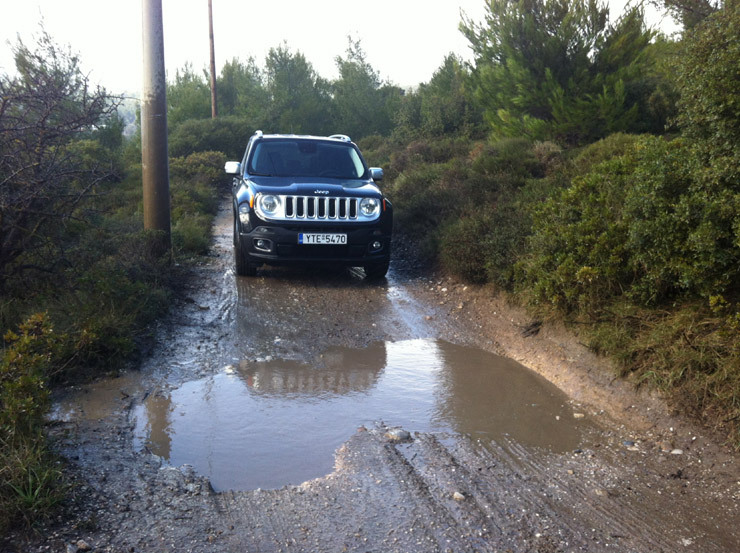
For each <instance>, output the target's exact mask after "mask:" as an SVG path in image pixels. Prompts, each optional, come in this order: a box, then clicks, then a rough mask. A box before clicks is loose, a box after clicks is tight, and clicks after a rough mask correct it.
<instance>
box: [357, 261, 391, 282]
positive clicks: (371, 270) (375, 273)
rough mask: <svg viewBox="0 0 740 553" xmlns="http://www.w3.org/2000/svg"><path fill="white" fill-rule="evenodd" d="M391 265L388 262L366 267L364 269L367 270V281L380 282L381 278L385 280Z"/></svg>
mask: <svg viewBox="0 0 740 553" xmlns="http://www.w3.org/2000/svg"><path fill="white" fill-rule="evenodd" d="M389 265H390V262H388V261H381V262H380V263H372V264H370V265H365V267H363V268H364V269H365V278H366V279H367V280H380V279H381V278H384V277H385V275H386V274H388V267H389Z"/></svg>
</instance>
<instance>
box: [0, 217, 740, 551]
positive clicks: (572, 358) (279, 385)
mask: <svg viewBox="0 0 740 553" xmlns="http://www.w3.org/2000/svg"><path fill="white" fill-rule="evenodd" d="M230 229H231V222H230V213H229V212H228V211H224V212H223V213H222V214H221V216H220V217H219V219H218V222H217V226H216V243H215V245H214V248H213V254H212V256H211V258H210V260H209V263H207V264H204V265H203V266H201V267H199V268H197V270H196V271H195V274H194V275H193V276H192V278H191V279H189V280H188V282H187V284H186V286H185V292H184V294H183V296H182V297H181V298H179V300H178V302H177V306H176V307H175V309H174V313H173V316H172V319H171V320H170V321H169V322H168V323H167V324H165V325H163V326H162V328H160V329H159V330H158V331H157V346H156V347H155V349H154V351H153V352H152V353H151V355H150V356H149V357H148V358H147V360H146V361H145V362H144V364H143V366H142V368H141V369H140V370H139V371H137V372H133V373H128V374H124V375H122V376H120V377H118V378H114V379H108V380H104V381H101V382H98V383H95V384H93V385H91V386H88V387H85V388H82V389H79V390H72V391H70V393H68V394H66V395H65V396H64V397H60V398H59V400H58V402H57V408H56V409H55V412H54V421H53V422H52V423H51V432H52V434H53V435H54V436H55V438H56V439H57V440H58V443H59V447H60V449H61V452H62V453H63V454H64V455H65V456H66V458H67V459H68V460H69V469H70V472H71V473H72V474H73V475H74V476H75V478H76V482H77V485H76V487H75V488H74V493H73V497H74V499H73V501H72V502H71V503H70V504H69V505H67V506H66V507H65V512H64V513H63V514H62V515H60V517H59V518H58V519H57V520H55V521H51V522H50V524H49V526H48V527H47V528H45V529H43V530H42V531H41V533H40V535H39V536H37V537H36V538H35V539H33V540H31V542H28V541H26V540H25V539H23V538H22V537H20V536H19V535H16V534H13V535H10V536H6V537H5V539H4V540H3V541H2V542H0V549H2V550H5V551H23V552H29V551H39V552H41V551H59V552H74V551H79V550H92V551H99V552H103V551H110V552H139V551H177V552H186V551H198V552H200V551H209V552H212V551H213V552H231V551H233V552H249V553H258V552H260V553H263V552H264V553H267V552H293V551H295V552H332V553H333V552H337V553H338V552H342V551H352V552H378V553H387V552H424V553H426V552H448V551H450V552H472V551H481V552H484V551H491V552H494V551H496V552H499V551H512V552H530V551H532V552H535V551H536V552H543V553H544V552H555V551H563V552H574V551H588V552H601V551H620V552H640V553H642V552H676V551H687V552H702V553H706V552H728V553H730V552H735V551H740V524H739V523H740V470H739V467H738V462H737V456H736V455H733V454H732V453H731V452H729V451H727V450H725V449H723V448H722V447H720V446H718V445H716V444H714V443H713V442H712V440H711V439H710V438H709V437H707V436H705V435H703V434H702V433H701V432H698V431H697V430H696V429H694V428H692V427H691V426H690V425H689V424H688V423H686V422H685V421H680V420H677V419H675V418H672V417H671V416H670V413H669V412H668V410H667V409H666V408H665V406H664V405H663V404H662V403H661V401H660V400H659V399H657V398H651V397H646V396H644V395H639V394H636V393H635V392H634V391H633V390H632V389H631V388H630V387H629V386H628V385H624V384H623V383H620V382H619V381H614V380H613V379H612V378H611V377H610V376H609V373H608V371H605V370H604V367H603V364H604V362H603V360H600V359H598V358H596V357H594V356H593V355H591V354H590V353H589V352H588V351H586V350H585V349H584V348H583V347H582V346H581V345H580V344H578V342H577V340H575V339H574V338H573V337H572V336H569V335H568V334H567V332H565V331H563V330H562V329H558V328H552V327H551V326H549V325H547V324H545V325H543V326H542V327H539V326H538V325H532V324H531V323H532V321H530V320H528V319H527V317H526V315H525V314H523V313H522V312H521V311H518V310H516V309H514V308H512V307H510V306H507V305H506V304H505V302H503V301H502V300H500V299H496V298H493V297H491V294H490V291H487V290H481V289H476V288H472V287H467V286H464V285H462V284H459V283H455V282H452V281H448V280H444V279H439V278H434V279H431V278H430V277H429V276H428V275H424V274H420V272H419V271H418V270H416V269H415V268H414V267H413V266H412V265H410V264H409V263H408V261H407V259H408V256H404V255H403V252H401V251H400V249H399V250H398V251H399V254H397V256H396V257H397V258H396V260H395V261H394V263H393V264H392V268H391V273H390V275H389V278H388V282H387V283H384V284H380V285H377V284H376V285H372V284H368V283H366V282H364V280H363V279H362V275H361V273H359V272H358V273H353V272H352V271H326V270H324V271H295V270H293V271H291V270H276V269H265V270H263V271H261V272H260V274H259V275H258V276H257V277H256V278H251V279H247V278H236V277H235V276H234V274H233V271H232V270H231V248H230V240H231V237H230ZM496 355H504V356H506V357H508V358H510V359H513V360H515V361H517V362H519V363H521V364H522V365H524V366H526V367H528V368H529V369H532V371H529V370H527V369H524V368H523V367H518V366H514V365H512V364H511V362H510V361H507V360H505V359H504V360H502V359H500V358H499V357H496ZM496 371H498V372H496ZM492 375H493V376H492ZM543 377H544V378H543ZM242 446H244V447H242ZM240 447H241V448H240ZM326 447H331V448H332V451H333V449H336V453H335V455H334V456H333V459H332V457H331V455H330V456H329V457H328V461H326V462H327V463H328V464H327V465H326V466H324V464H323V463H324V461H323V459H324V458H325V457H326V454H325V452H324V449H325V448H326ZM183 463H187V464H183ZM271 469H272V470H271ZM306 475H308V476H306ZM281 479H282V481H281ZM304 479H305V481H304ZM263 481H264V482H267V484H264V485H262V484H260V482H263ZM271 483H272V484H274V485H272V484H271Z"/></svg>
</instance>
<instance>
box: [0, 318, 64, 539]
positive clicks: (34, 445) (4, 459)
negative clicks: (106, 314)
mask: <svg viewBox="0 0 740 553" xmlns="http://www.w3.org/2000/svg"><path fill="white" fill-rule="evenodd" d="M64 341H65V337H64V336H58V335H56V334H55V333H54V331H53V329H52V327H51V325H50V323H49V321H48V318H47V317H46V315H44V314H36V315H33V316H31V317H30V318H29V319H28V320H27V321H26V322H25V323H23V324H22V325H21V326H20V328H19V329H18V332H17V333H15V332H7V333H6V334H5V336H4V337H3V354H2V358H1V359H0V530H2V531H5V530H8V529H9V528H11V527H12V526H13V525H17V524H18V523H19V522H25V523H32V522H33V521H34V520H36V519H38V518H39V517H43V516H46V515H48V513H49V511H50V509H51V508H52V507H53V506H54V505H56V504H57V503H58V502H59V501H61V499H62V498H63V496H64V485H63V481H62V475H61V471H60V470H59V467H58V465H57V464H56V459H54V457H53V456H52V455H51V454H50V452H49V450H48V448H47V445H46V439H45V437H44V434H43V424H44V416H45V414H46V411H47V410H48V407H49V388H48V382H49V376H50V374H52V373H53V372H54V370H55V367H58V366H59V363H60V361H61V356H62V352H63V349H64V347H63V344H64Z"/></svg>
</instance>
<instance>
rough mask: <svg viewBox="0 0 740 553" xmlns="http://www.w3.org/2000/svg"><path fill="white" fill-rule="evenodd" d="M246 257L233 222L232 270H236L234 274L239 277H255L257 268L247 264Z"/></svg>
mask: <svg viewBox="0 0 740 553" xmlns="http://www.w3.org/2000/svg"><path fill="white" fill-rule="evenodd" d="M246 257H247V256H246V255H245V254H244V253H243V252H242V243H241V240H240V239H239V229H238V228H237V225H236V221H234V268H235V269H236V274H237V275H239V276H255V275H256V274H257V266H256V265H252V264H251V263H249V262H248V261H247V259H246Z"/></svg>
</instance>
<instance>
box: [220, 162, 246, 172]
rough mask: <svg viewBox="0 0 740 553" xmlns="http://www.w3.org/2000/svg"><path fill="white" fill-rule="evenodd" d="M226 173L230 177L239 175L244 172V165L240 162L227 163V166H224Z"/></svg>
mask: <svg viewBox="0 0 740 553" xmlns="http://www.w3.org/2000/svg"><path fill="white" fill-rule="evenodd" d="M224 171H226V173H227V174H228V175H238V174H239V173H241V172H242V164H241V163H239V162H238V161H227V162H226V165H224Z"/></svg>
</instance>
